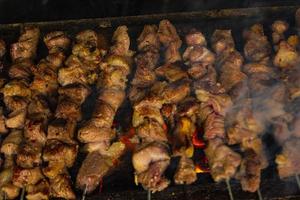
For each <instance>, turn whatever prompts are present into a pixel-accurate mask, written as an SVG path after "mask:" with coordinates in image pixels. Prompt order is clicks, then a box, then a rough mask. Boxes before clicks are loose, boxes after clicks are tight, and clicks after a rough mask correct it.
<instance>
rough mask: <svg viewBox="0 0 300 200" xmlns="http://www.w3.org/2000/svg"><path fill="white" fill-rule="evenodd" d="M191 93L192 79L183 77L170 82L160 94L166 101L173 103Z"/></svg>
mask: <svg viewBox="0 0 300 200" xmlns="http://www.w3.org/2000/svg"><path fill="white" fill-rule="evenodd" d="M189 94H190V81H189V80H186V79H183V80H179V81H176V82H173V83H170V84H169V85H168V86H166V87H165V88H164V90H163V91H162V93H161V94H160V95H161V97H162V99H163V100H164V102H165V103H168V104H172V103H178V102H180V101H182V100H183V99H184V98H185V97H186V96H188V95H189Z"/></svg>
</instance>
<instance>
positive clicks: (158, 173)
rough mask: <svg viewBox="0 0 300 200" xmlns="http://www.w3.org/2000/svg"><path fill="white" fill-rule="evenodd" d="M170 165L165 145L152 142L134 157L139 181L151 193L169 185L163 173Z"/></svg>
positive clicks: (133, 161) (134, 165)
mask: <svg viewBox="0 0 300 200" xmlns="http://www.w3.org/2000/svg"><path fill="white" fill-rule="evenodd" d="M169 163H170V156H169V153H168V150H167V148H166V146H165V145H164V144H161V143H158V142H152V143H150V144H146V145H145V146H144V147H142V148H140V149H138V150H137V151H136V152H135V153H134V154H133V157H132V164H133V167H134V169H135V172H136V176H137V180H138V182H139V183H141V184H142V186H143V187H144V188H145V189H147V190H150V191H151V192H156V191H161V190H163V189H165V188H166V187H167V186H168V185H169V180H167V179H166V178H164V176H163V173H164V171H165V170H166V168H167V166H168V165H169Z"/></svg>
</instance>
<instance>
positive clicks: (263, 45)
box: [244, 24, 271, 62]
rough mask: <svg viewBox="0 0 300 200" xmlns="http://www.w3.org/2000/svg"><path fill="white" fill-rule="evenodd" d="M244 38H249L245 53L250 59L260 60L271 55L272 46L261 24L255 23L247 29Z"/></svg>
mask: <svg viewBox="0 0 300 200" xmlns="http://www.w3.org/2000/svg"><path fill="white" fill-rule="evenodd" d="M244 38H245V39H246V40H247V41H246V44H245V46H244V54H245V57H246V58H247V59H248V60H249V61H253V62H258V61H261V60H263V59H265V58H267V57H269V56H270V54H271V46H270V44H269V41H268V38H267V37H266V36H265V35H264V32H263V27H262V25H261V24H255V25H253V26H252V27H250V29H248V30H245V32H244Z"/></svg>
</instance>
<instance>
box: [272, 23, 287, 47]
mask: <svg viewBox="0 0 300 200" xmlns="http://www.w3.org/2000/svg"><path fill="white" fill-rule="evenodd" d="M271 28H272V31H273V32H272V40H273V44H275V45H277V44H279V42H280V41H281V40H284V32H286V31H287V30H288V28H289V24H288V23H287V22H286V21H282V20H276V21H275V22H273V24H272V27H271Z"/></svg>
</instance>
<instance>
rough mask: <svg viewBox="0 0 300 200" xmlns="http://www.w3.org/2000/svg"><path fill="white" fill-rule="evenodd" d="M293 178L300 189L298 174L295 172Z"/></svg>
mask: <svg viewBox="0 0 300 200" xmlns="http://www.w3.org/2000/svg"><path fill="white" fill-rule="evenodd" d="M295 178H296V182H297V185H298V188H299V189H300V178H299V175H298V174H296V175H295Z"/></svg>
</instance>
